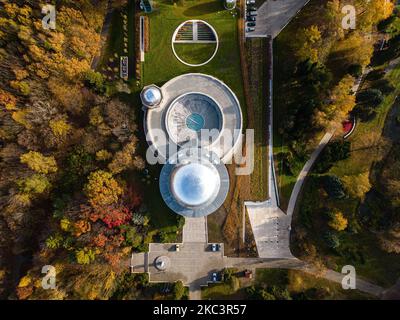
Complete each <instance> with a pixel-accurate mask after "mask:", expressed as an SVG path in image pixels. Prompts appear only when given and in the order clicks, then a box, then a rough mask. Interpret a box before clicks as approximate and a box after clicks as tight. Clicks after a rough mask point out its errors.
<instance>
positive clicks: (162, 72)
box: [143, 0, 246, 118]
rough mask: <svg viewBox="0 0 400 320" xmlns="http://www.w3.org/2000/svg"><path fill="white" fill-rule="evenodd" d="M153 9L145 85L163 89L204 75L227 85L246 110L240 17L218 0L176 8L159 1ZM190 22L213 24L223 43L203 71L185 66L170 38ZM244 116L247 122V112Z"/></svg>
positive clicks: (165, 0)
mask: <svg viewBox="0 0 400 320" xmlns="http://www.w3.org/2000/svg"><path fill="white" fill-rule="evenodd" d="M154 7H155V10H154V12H153V13H151V14H149V18H150V50H149V52H148V53H146V56H145V62H144V65H143V76H144V77H143V78H144V79H143V85H148V84H152V83H155V84H157V85H162V84H164V83H165V82H167V81H168V80H170V79H172V78H174V77H176V76H178V75H181V74H184V73H189V72H198V73H205V74H209V75H212V76H215V77H217V78H219V79H220V80H222V81H224V82H225V83H226V84H227V85H228V86H229V87H230V88H231V89H232V90H233V91H234V92H235V94H236V95H237V97H238V99H239V101H240V103H241V106H242V109H244V106H245V104H244V97H243V84H242V75H241V68H240V56H239V44H238V35H237V17H233V16H232V14H231V13H230V12H228V11H226V10H224V8H223V3H222V1H216V0H191V1H190V0H187V1H184V2H183V1H180V2H178V3H177V4H175V5H172V4H171V1H168V0H158V1H154ZM189 19H201V20H204V21H206V22H208V23H210V24H211V25H212V26H213V27H214V29H215V30H216V32H217V34H218V38H219V41H220V44H219V49H218V52H217V54H216V56H215V57H214V59H213V60H212V61H210V63H208V64H206V65H204V66H202V67H189V66H186V65H184V64H183V63H181V62H180V61H179V60H178V59H176V58H175V56H174V54H173V52H172V48H171V38H172V35H173V33H174V31H175V29H176V28H177V27H178V26H179V25H180V24H181V23H182V22H184V21H186V20H189ZM202 54H203V53H202ZM243 116H244V118H245V116H246V112H243Z"/></svg>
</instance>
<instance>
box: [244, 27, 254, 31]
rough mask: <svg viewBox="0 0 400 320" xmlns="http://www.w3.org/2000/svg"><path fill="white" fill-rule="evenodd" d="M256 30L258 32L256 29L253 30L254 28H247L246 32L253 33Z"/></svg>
mask: <svg viewBox="0 0 400 320" xmlns="http://www.w3.org/2000/svg"><path fill="white" fill-rule="evenodd" d="M254 30H256V28H253V27H247V28H246V32H252V31H254Z"/></svg>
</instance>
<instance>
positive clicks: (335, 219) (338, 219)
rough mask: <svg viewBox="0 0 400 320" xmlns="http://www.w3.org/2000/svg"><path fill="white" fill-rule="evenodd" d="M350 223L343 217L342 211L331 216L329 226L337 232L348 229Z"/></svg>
mask: <svg viewBox="0 0 400 320" xmlns="http://www.w3.org/2000/svg"><path fill="white" fill-rule="evenodd" d="M347 224H348V221H347V219H346V218H345V217H344V216H343V213H342V212H340V211H335V212H332V213H331V214H330V221H329V222H328V225H329V226H330V227H331V228H332V229H334V230H336V231H343V230H345V229H346V228H347Z"/></svg>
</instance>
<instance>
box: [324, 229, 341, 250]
mask: <svg viewBox="0 0 400 320" xmlns="http://www.w3.org/2000/svg"><path fill="white" fill-rule="evenodd" d="M324 240H325V243H326V245H327V246H328V247H329V248H332V249H336V248H338V247H339V246H340V240H339V238H338V236H337V235H336V234H335V233H333V232H330V231H328V232H326V233H325V234H324Z"/></svg>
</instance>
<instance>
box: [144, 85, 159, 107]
mask: <svg viewBox="0 0 400 320" xmlns="http://www.w3.org/2000/svg"><path fill="white" fill-rule="evenodd" d="M141 98H142V103H143V104H144V105H146V106H155V105H158V104H160V102H161V100H162V94H161V89H160V88H158V87H157V86H154V85H151V86H148V87H145V88H144V89H143V91H142V94H141Z"/></svg>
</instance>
